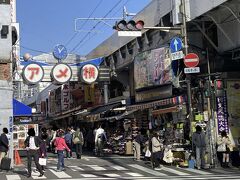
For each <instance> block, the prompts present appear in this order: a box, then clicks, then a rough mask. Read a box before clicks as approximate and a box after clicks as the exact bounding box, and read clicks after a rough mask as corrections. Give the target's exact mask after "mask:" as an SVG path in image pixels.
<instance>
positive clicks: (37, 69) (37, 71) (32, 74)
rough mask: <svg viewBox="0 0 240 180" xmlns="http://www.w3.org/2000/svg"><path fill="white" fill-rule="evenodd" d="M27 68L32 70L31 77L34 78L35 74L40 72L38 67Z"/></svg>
mask: <svg viewBox="0 0 240 180" xmlns="http://www.w3.org/2000/svg"><path fill="white" fill-rule="evenodd" d="M27 70H29V71H31V72H32V73H31V76H30V77H29V79H30V80H33V78H34V75H38V74H39V71H40V68H38V67H29V68H27Z"/></svg>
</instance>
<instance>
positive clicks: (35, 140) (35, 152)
mask: <svg viewBox="0 0 240 180" xmlns="http://www.w3.org/2000/svg"><path fill="white" fill-rule="evenodd" d="M24 144H25V147H26V150H27V160H28V175H27V177H28V178H30V177H31V173H32V167H31V166H32V158H33V159H34V162H35V165H36V167H37V169H38V171H39V172H40V175H39V176H38V177H42V176H43V174H44V173H43V170H42V168H41V166H40V164H39V162H38V160H39V147H40V144H41V139H40V138H39V137H38V136H35V130H34V129H33V128H31V129H29V130H28V137H27V138H26V140H25V141H24Z"/></svg>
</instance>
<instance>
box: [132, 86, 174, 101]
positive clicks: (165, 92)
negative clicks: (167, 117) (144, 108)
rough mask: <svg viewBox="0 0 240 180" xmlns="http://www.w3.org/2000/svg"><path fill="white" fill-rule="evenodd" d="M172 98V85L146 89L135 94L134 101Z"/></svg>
mask: <svg viewBox="0 0 240 180" xmlns="http://www.w3.org/2000/svg"><path fill="white" fill-rule="evenodd" d="M171 96H172V85H165V86H162V87H157V88H154V89H148V90H144V91H140V92H136V96H135V101H136V102H143V101H151V100H157V99H164V98H169V97H171Z"/></svg>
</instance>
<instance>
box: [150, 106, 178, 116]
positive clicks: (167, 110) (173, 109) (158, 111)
mask: <svg viewBox="0 0 240 180" xmlns="http://www.w3.org/2000/svg"><path fill="white" fill-rule="evenodd" d="M178 111H179V107H178V106H173V107H168V108H163V109H156V110H153V111H152V115H153V116H157V115H160V114H165V113H170V112H178Z"/></svg>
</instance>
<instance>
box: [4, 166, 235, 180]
mask: <svg viewBox="0 0 240 180" xmlns="http://www.w3.org/2000/svg"><path fill="white" fill-rule="evenodd" d="M26 174H27V170H26V169H25V168H24V169H23V170H22V171H15V172H14V174H10V173H5V174H3V173H2V174H0V179H1V180H22V179H26ZM38 175H39V172H36V171H33V172H32V177H31V178H30V179H65V180H66V179H69V180H70V179H71V180H75V179H76V180H77V179H119V178H121V179H160V180H165V179H166V180H169V179H176V180H185V179H193V180H194V179H196V180H202V179H216V180H218V179H225V180H226V179H240V173H239V171H238V169H235V170H233V169H231V170H226V169H209V170H197V169H189V168H178V167H173V166H163V167H162V168H161V169H160V170H153V169H151V168H150V167H147V166H144V165H139V164H126V165H125V166H122V165H115V164H113V165H102V166H100V165H89V164H82V165H79V166H74V165H69V166H67V167H66V170H65V171H61V172H58V171H57V170H56V166H48V168H47V169H46V172H45V173H44V176H42V177H38Z"/></svg>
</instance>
